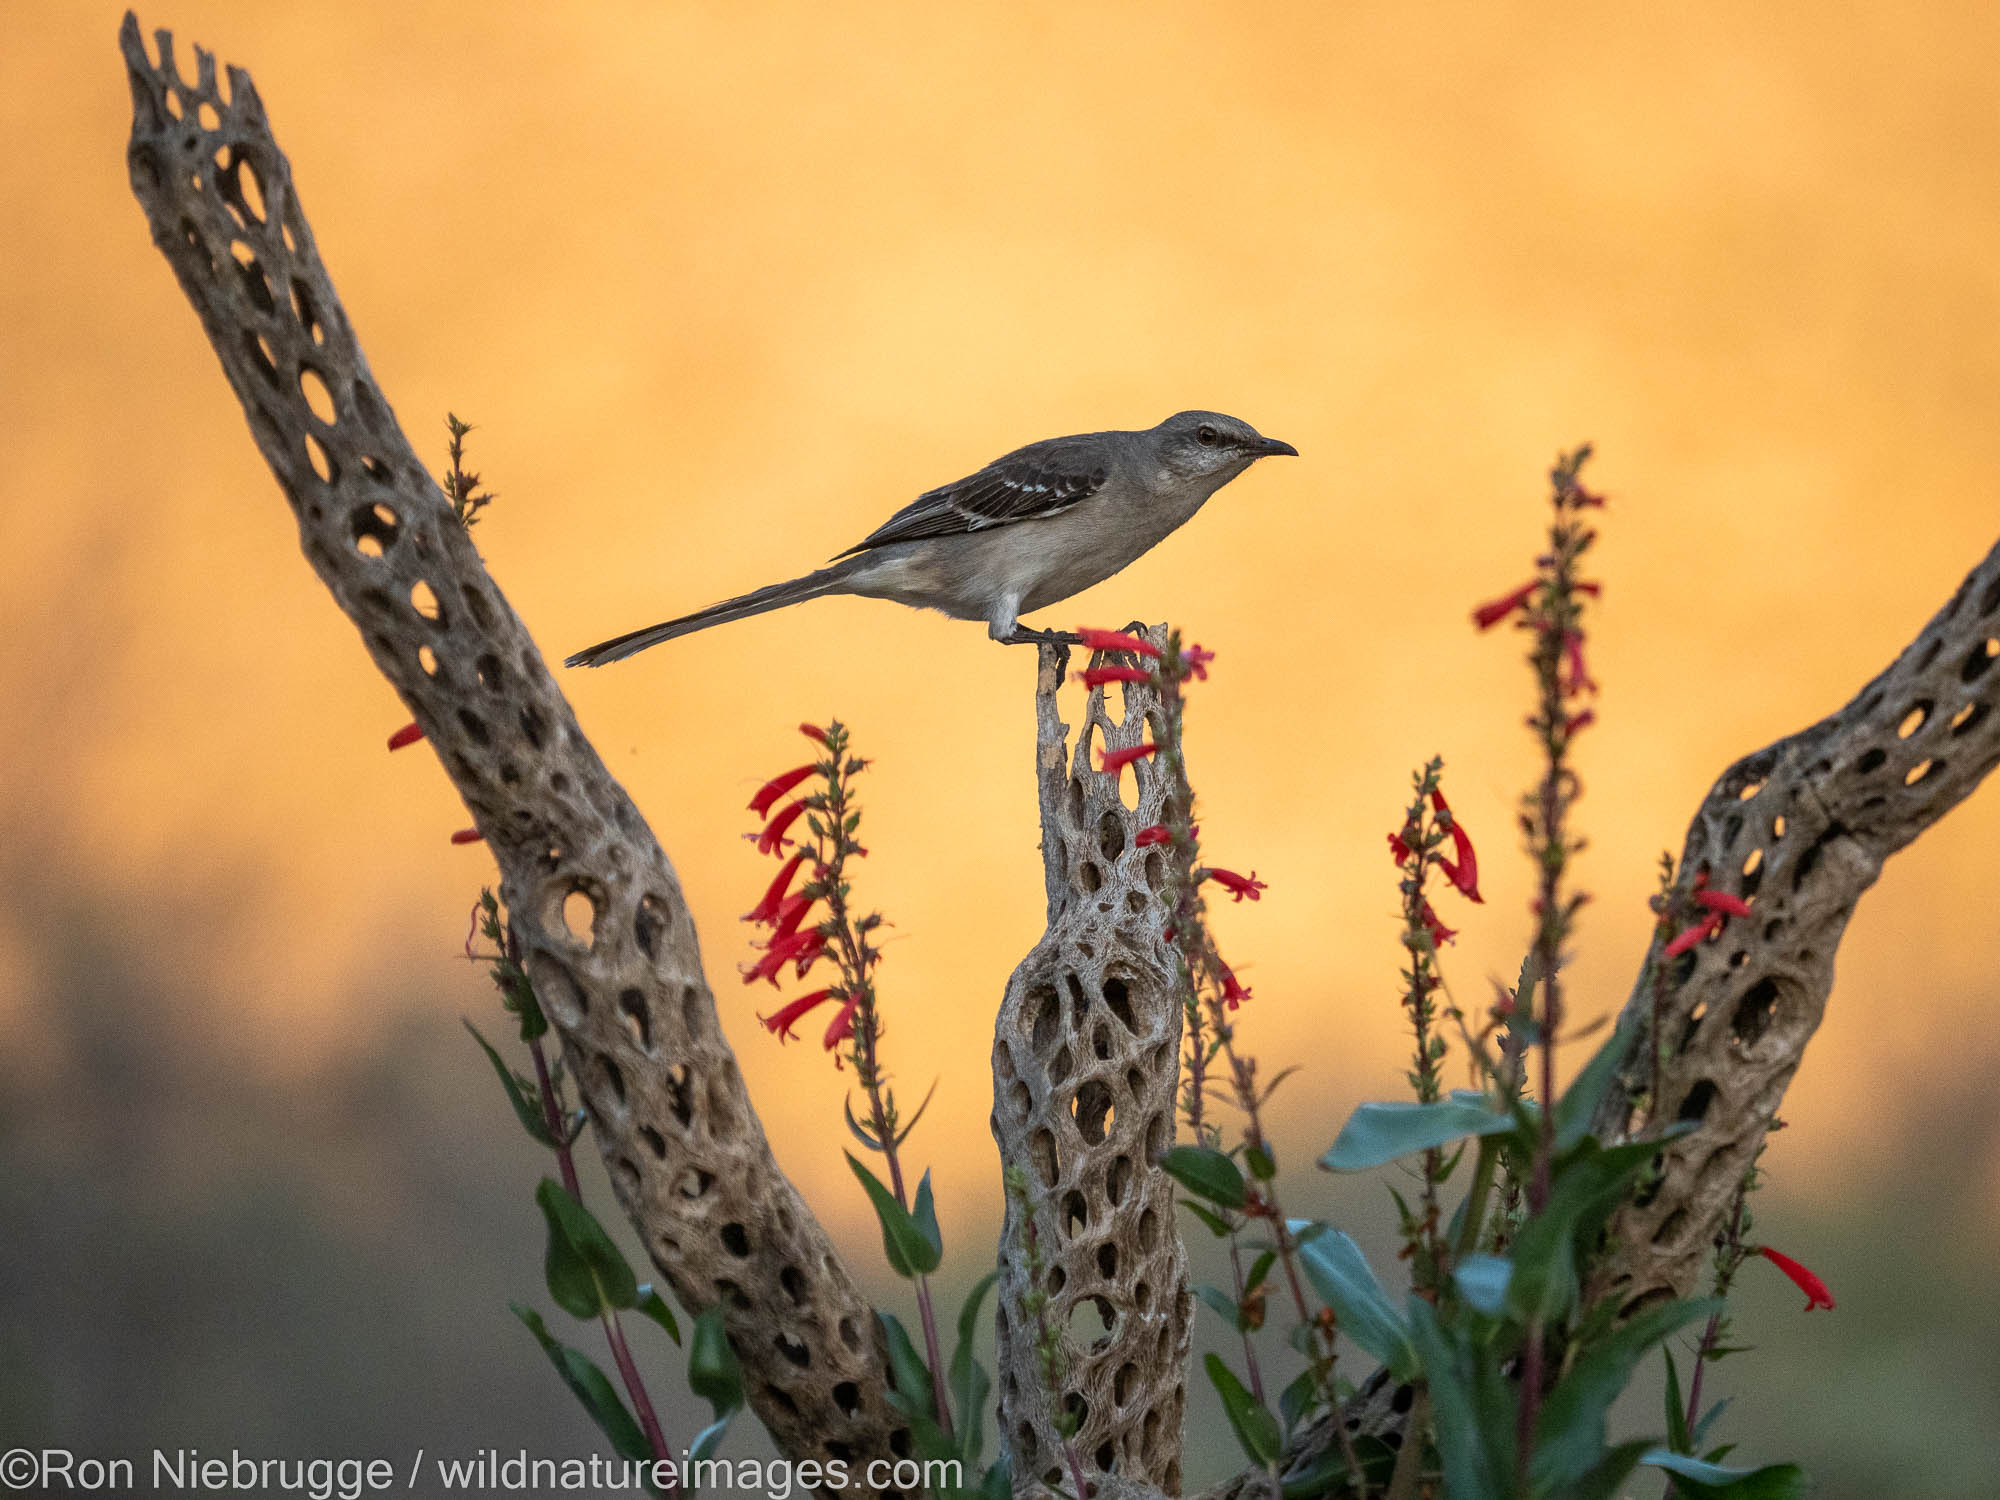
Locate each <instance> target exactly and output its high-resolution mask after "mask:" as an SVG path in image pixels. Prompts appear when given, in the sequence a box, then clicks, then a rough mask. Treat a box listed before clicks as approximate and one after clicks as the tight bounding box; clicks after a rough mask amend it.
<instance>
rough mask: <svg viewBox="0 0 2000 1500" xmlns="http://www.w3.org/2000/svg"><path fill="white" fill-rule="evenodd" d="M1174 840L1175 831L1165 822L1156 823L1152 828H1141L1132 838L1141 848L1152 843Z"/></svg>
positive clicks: (1169, 842)
mask: <svg viewBox="0 0 2000 1500" xmlns="http://www.w3.org/2000/svg"><path fill="white" fill-rule="evenodd" d="M1173 841H1174V831H1173V829H1171V828H1169V827H1167V825H1166V824H1164V823H1155V824H1153V825H1152V826H1151V827H1150V828H1141V829H1140V830H1139V831H1138V833H1137V834H1135V835H1134V836H1133V838H1132V843H1133V846H1134V847H1135V848H1139V849H1144V848H1146V847H1147V846H1149V845H1151V844H1171V843H1172V842H1173Z"/></svg>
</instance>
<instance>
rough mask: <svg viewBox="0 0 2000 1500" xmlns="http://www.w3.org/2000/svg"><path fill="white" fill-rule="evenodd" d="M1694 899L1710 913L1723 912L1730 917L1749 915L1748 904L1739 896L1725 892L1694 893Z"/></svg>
mask: <svg viewBox="0 0 2000 1500" xmlns="http://www.w3.org/2000/svg"><path fill="white" fill-rule="evenodd" d="M1694 899H1695V900H1696V901H1698V902H1700V903H1701V904H1702V905H1703V906H1705V907H1707V908H1708V909H1709V910H1710V911H1715V912H1723V913H1725V914H1727V915H1729V916H1732V917H1747V916H1749V915H1750V903H1749V902H1748V901H1745V900H1744V899H1743V898H1742V897H1741V896H1732V895H1730V894H1729V892H1727V891H1696V892H1695V893H1694Z"/></svg>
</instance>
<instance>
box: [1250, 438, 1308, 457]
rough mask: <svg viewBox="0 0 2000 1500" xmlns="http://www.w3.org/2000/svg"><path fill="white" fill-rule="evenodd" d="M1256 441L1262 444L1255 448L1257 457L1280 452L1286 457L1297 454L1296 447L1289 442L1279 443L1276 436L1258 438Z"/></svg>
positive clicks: (1269, 455)
mask: <svg viewBox="0 0 2000 1500" xmlns="http://www.w3.org/2000/svg"><path fill="white" fill-rule="evenodd" d="M1258 442H1259V443H1260V444H1262V446H1261V447H1259V448H1258V450H1257V456H1258V457H1259V458H1272V457H1275V456H1276V455H1278V454H1280V453H1282V454H1283V455H1284V456H1285V457H1287V458H1297V457H1298V456H1299V450H1298V449H1296V448H1294V447H1293V446H1292V445H1291V444H1290V443H1281V442H1279V441H1278V439H1276V438H1259V439H1258Z"/></svg>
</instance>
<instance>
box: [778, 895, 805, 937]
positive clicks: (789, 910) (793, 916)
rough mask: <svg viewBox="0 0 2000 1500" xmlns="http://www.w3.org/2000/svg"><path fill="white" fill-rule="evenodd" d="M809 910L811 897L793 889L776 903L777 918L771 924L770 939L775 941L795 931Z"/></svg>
mask: <svg viewBox="0 0 2000 1500" xmlns="http://www.w3.org/2000/svg"><path fill="white" fill-rule="evenodd" d="M810 910H812V897H810V896H808V895H806V894H805V892H803V891H794V892H793V893H792V894H791V895H789V896H787V897H785V899H784V900H783V901H781V902H779V903H778V915H777V919H776V920H775V921H774V922H773V923H772V924H771V926H772V932H771V941H772V942H774V943H775V942H776V941H777V940H778V939H779V938H788V937H790V936H791V935H792V934H793V933H795V932H797V931H798V930H799V923H801V922H803V921H804V920H805V915H806V913H807V912H808V911H810Z"/></svg>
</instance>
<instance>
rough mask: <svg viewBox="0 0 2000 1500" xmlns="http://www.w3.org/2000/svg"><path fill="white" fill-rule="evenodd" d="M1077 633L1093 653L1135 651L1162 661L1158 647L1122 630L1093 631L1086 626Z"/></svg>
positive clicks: (1079, 628)
mask: <svg viewBox="0 0 2000 1500" xmlns="http://www.w3.org/2000/svg"><path fill="white" fill-rule="evenodd" d="M1076 633H1077V634H1078V635H1080V636H1082V637H1083V643H1084V645H1086V646H1088V647H1090V649H1091V650H1093V651H1134V652H1137V653H1138V654H1139V655H1140V656H1150V657H1151V658H1152V659H1153V660H1154V661H1158V660H1159V659H1160V648H1159V647H1158V646H1155V645H1154V644H1153V643H1152V642H1151V641H1149V640H1145V639H1142V638H1141V637H1139V636H1136V635H1127V634H1126V633H1125V632H1124V631H1122V630H1092V629H1091V628H1090V627H1089V626H1087V625H1085V626H1080V627H1078V629H1077V632H1076Z"/></svg>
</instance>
